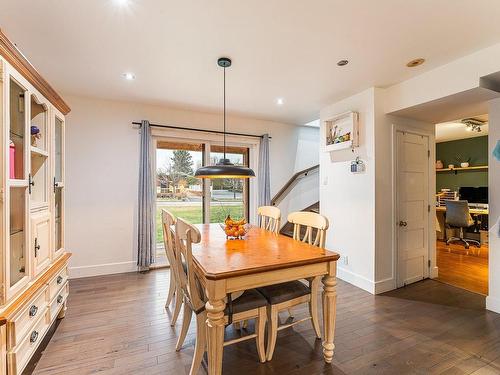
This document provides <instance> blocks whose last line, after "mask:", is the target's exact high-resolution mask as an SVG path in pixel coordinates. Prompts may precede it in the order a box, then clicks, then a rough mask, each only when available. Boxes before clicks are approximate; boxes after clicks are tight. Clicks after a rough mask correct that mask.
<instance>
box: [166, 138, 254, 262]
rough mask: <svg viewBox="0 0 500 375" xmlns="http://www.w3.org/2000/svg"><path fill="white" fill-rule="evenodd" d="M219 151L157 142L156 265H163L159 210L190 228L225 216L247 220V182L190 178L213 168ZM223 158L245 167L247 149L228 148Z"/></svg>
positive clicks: (201, 145) (209, 146)
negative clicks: (198, 169) (198, 172)
mask: <svg viewBox="0 0 500 375" xmlns="http://www.w3.org/2000/svg"><path fill="white" fill-rule="evenodd" d="M208 150H210V151H208ZM223 151H224V150H223V147H222V146H220V145H213V144H209V143H206V142H204V143H201V142H200V143H195V142H178V141H168V140H162V139H161V138H159V139H158V140H157V142H156V243H157V263H160V264H161V263H164V262H165V251H164V242H163V229H162V225H161V210H162V209H166V210H168V211H170V212H171V213H172V214H173V215H174V216H175V217H181V218H183V219H185V220H187V221H189V222H190V223H192V224H201V223H221V222H223V221H224V219H225V218H226V217H227V215H231V217H233V218H242V217H245V218H247V219H248V212H249V207H248V202H249V182H248V179H229V178H228V179H226V178H221V179H212V180H205V181H203V180H201V179H197V178H195V177H194V172H195V171H196V169H197V168H199V167H201V166H204V165H211V164H216V163H217V162H218V161H219V159H221V158H222V157H223ZM226 157H227V158H228V159H230V160H231V162H233V163H234V164H237V165H244V166H248V160H249V149H248V148H245V147H232V146H229V147H227V148H226Z"/></svg>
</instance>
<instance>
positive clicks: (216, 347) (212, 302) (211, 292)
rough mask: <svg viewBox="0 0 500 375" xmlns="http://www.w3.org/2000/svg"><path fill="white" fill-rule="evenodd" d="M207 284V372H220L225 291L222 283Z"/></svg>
mask: <svg viewBox="0 0 500 375" xmlns="http://www.w3.org/2000/svg"><path fill="white" fill-rule="evenodd" d="M208 284H209V285H207V293H208V301H207V303H206V304H205V309H206V311H207V356H208V374H209V375H220V374H222V354H223V350H224V327H225V321H224V309H225V308H226V302H225V297H226V293H225V290H224V288H223V285H220V284H219V283H217V282H209V283H208Z"/></svg>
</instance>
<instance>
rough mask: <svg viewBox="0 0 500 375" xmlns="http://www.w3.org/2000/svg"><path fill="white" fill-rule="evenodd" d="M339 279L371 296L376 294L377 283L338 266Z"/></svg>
mask: <svg viewBox="0 0 500 375" xmlns="http://www.w3.org/2000/svg"><path fill="white" fill-rule="evenodd" d="M337 277H338V278H339V279H340V280H344V281H346V282H348V283H349V284H352V285H354V286H357V287H358V288H361V289H363V290H366V291H367V292H369V293H371V294H375V283H374V282H373V281H371V280H369V279H367V278H366V277H364V276H361V275H358V274H356V273H354V272H352V271H349V270H347V269H345V268H342V267H339V266H338V265H337Z"/></svg>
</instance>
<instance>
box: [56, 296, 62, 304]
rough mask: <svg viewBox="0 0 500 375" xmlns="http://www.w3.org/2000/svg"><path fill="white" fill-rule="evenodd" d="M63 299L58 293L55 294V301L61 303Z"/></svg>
mask: <svg viewBox="0 0 500 375" xmlns="http://www.w3.org/2000/svg"><path fill="white" fill-rule="evenodd" d="M62 301H63V296H61V295H60V294H59V295H58V296H57V303H61V302H62Z"/></svg>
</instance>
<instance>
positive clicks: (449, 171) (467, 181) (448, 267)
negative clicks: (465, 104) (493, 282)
mask: <svg viewBox="0 0 500 375" xmlns="http://www.w3.org/2000/svg"><path fill="white" fill-rule="evenodd" d="M457 201H458V202H462V203H457ZM459 204H462V205H463V207H464V212H463V213H462V214H461V215H456V214H453V212H452V215H451V216H450V214H449V211H450V209H453V206H454V205H455V206H456V205H459ZM450 206H451V207H450ZM488 215H489V210H488V115H487V114H485V115H479V116H474V117H469V118H462V119H457V120H453V121H449V122H445V123H439V124H436V221H437V227H436V255H437V265H438V267H439V277H438V280H439V281H442V282H444V283H447V284H450V285H453V286H456V287H459V288H462V289H466V290H468V291H471V292H475V293H480V294H483V295H488V256H489V241H488ZM457 220H458V221H457ZM461 237H462V238H463V240H461V239H460V238H461Z"/></svg>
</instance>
